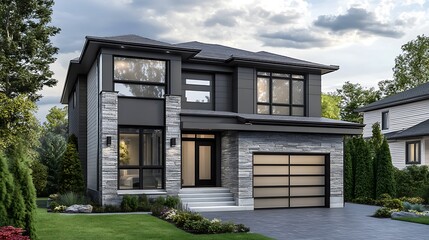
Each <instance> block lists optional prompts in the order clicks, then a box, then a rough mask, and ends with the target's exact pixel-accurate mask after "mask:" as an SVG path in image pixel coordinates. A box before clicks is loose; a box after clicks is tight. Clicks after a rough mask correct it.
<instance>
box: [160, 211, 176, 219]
mask: <svg viewBox="0 0 429 240" xmlns="http://www.w3.org/2000/svg"><path fill="white" fill-rule="evenodd" d="M176 215H177V210H176V209H174V208H173V209H169V210H168V211H165V212H163V213H162V215H161V218H162V219H165V220H173V219H174V217H175V216H176Z"/></svg>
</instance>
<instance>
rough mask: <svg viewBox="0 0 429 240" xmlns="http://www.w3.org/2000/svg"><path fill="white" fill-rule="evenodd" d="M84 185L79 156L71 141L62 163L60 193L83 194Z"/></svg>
mask: <svg viewBox="0 0 429 240" xmlns="http://www.w3.org/2000/svg"><path fill="white" fill-rule="evenodd" d="M84 185H85V183H84V180H83V172H82V166H81V163H80V161H79V155H78V152H77V149H76V146H75V145H74V144H73V143H72V141H71V142H69V143H68V144H67V150H66V152H65V153H64V156H63V158H62V162H61V175H60V192H61V193H64V192H70V191H71V192H77V193H82V192H84V191H85V186H84Z"/></svg>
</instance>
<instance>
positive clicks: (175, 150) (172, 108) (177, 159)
mask: <svg viewBox="0 0 429 240" xmlns="http://www.w3.org/2000/svg"><path fill="white" fill-rule="evenodd" d="M180 109H181V97H180V96H166V97H165V190H166V191H167V194H169V195H177V194H178V193H179V191H180V187H181V166H182V162H181V140H180ZM171 138H176V146H174V147H171V146H170V139H171Z"/></svg>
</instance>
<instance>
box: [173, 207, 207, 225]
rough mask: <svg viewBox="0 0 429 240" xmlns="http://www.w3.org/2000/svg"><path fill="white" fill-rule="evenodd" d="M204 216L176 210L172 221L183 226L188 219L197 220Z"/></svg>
mask: <svg viewBox="0 0 429 240" xmlns="http://www.w3.org/2000/svg"><path fill="white" fill-rule="evenodd" d="M203 218H204V217H203V216H201V215H200V214H198V213H193V212H188V211H183V212H178V213H177V214H176V215H175V216H174V217H173V218H172V221H173V222H174V223H175V224H176V226H178V227H179V228H183V226H184V225H185V223H186V222H188V221H199V220H202V219H203Z"/></svg>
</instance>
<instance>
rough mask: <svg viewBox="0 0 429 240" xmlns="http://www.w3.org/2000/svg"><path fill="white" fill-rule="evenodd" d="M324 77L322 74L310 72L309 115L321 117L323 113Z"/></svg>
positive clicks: (308, 85) (308, 83)
mask: <svg viewBox="0 0 429 240" xmlns="http://www.w3.org/2000/svg"><path fill="white" fill-rule="evenodd" d="M321 80H322V77H321V75H316V74H308V81H307V89H308V90H307V93H308V95H307V103H308V105H307V106H308V108H307V109H308V110H307V111H308V116H309V117H320V116H321V115H322V106H321V92H322V87H321V84H322V81H321Z"/></svg>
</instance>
